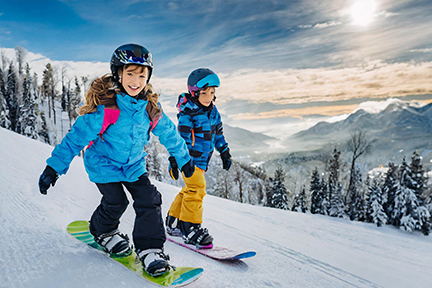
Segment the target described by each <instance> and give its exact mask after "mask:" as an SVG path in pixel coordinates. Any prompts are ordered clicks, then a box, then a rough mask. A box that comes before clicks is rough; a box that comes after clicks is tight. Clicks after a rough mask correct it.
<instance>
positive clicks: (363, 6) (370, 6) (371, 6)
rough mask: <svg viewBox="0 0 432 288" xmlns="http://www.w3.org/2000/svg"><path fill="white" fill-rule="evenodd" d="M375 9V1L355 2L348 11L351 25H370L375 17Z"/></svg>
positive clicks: (358, 0) (359, 0)
mask: <svg viewBox="0 0 432 288" xmlns="http://www.w3.org/2000/svg"><path fill="white" fill-rule="evenodd" d="M376 9H377V3H376V1H375V0H355V2H354V4H353V5H352V6H351V11H350V12H351V13H350V14H351V18H352V19H353V24H354V25H358V26H366V25H368V24H370V23H371V22H372V21H373V19H374V17H375V13H376Z"/></svg>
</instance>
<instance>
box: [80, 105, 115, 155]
mask: <svg viewBox="0 0 432 288" xmlns="http://www.w3.org/2000/svg"><path fill="white" fill-rule="evenodd" d="M119 116H120V109H118V108H117V109H115V108H106V107H105V109H104V120H103V123H102V129H101V131H100V132H99V134H98V136H100V137H101V139H102V140H104V139H103V137H102V135H103V133H105V131H106V130H107V129H108V127H109V126H111V125H112V124H115V123H116V122H117V120H118V118H119ZM91 145H93V141H91V142H90V143H89V145H88V147H87V149H88V148H90V146H91Z"/></svg>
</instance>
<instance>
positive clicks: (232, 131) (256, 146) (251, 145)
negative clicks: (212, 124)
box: [223, 124, 275, 154]
mask: <svg viewBox="0 0 432 288" xmlns="http://www.w3.org/2000/svg"><path fill="white" fill-rule="evenodd" d="M223 129H224V136H225V138H226V140H227V142H228V144H229V147H230V149H231V151H235V152H237V153H236V154H243V153H242V152H244V153H246V154H247V153H249V152H254V151H260V150H264V149H267V148H268V147H269V144H267V143H266V142H267V141H270V140H275V138H272V137H269V136H266V135H264V134H261V133H255V132H251V131H249V130H246V129H243V128H238V127H233V126H229V125H227V124H224V125H223Z"/></svg>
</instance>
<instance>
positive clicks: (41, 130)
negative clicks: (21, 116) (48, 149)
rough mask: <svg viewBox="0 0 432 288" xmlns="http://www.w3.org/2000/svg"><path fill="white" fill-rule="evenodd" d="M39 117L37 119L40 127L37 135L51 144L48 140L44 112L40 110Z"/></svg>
mask: <svg viewBox="0 0 432 288" xmlns="http://www.w3.org/2000/svg"><path fill="white" fill-rule="evenodd" d="M39 117H40V121H39V123H40V127H39V130H38V135H39V137H40V139H42V141H43V142H45V143H48V144H51V140H50V137H49V134H48V128H47V122H46V118H45V113H44V112H40V114H39Z"/></svg>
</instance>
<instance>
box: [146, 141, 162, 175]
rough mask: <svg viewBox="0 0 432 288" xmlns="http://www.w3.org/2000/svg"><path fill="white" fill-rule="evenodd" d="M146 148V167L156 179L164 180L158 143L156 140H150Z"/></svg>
mask: <svg viewBox="0 0 432 288" xmlns="http://www.w3.org/2000/svg"><path fill="white" fill-rule="evenodd" d="M145 150H146V152H147V157H146V166H147V167H146V168H147V171H148V173H149V175H150V176H153V177H155V179H156V180H158V181H162V179H163V171H162V167H161V161H160V159H159V157H158V155H159V154H158V151H157V147H156V144H155V143H154V142H150V143H148V144H147V145H146V146H145Z"/></svg>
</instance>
